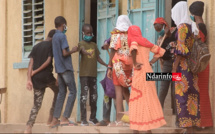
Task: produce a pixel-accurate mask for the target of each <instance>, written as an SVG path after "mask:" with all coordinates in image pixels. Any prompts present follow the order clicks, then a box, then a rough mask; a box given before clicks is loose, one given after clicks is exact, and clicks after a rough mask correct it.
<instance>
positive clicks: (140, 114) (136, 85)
mask: <svg viewBox="0 0 215 134" xmlns="http://www.w3.org/2000/svg"><path fill="white" fill-rule="evenodd" d="M148 43H150V42H148ZM152 46H153V47H151V48H149V47H144V46H141V45H138V44H137V43H136V42H132V43H131V47H130V52H131V51H132V50H134V49H136V50H137V56H136V61H137V62H138V63H142V64H143V66H142V68H141V69H140V70H135V69H134V74H133V78H132V87H131V93H130V100H129V119H130V128H131V129H133V130H138V131H147V130H151V129H155V128H158V127H161V126H163V125H165V124H166V122H165V120H164V115H163V110H162V107H161V104H160V101H159V99H158V96H157V91H156V86H155V81H146V73H147V72H153V70H152V68H151V66H150V64H149V53H150V51H151V52H153V53H156V54H155V57H161V56H163V54H164V52H165V50H164V49H162V48H159V47H158V46H156V45H152Z"/></svg>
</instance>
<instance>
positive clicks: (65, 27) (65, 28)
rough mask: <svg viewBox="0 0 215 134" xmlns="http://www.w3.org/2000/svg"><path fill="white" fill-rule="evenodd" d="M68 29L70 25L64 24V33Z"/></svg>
mask: <svg viewBox="0 0 215 134" xmlns="http://www.w3.org/2000/svg"><path fill="white" fill-rule="evenodd" d="M67 29H68V27H67V26H66V25H64V30H63V33H64V34H65V33H66V31H67Z"/></svg>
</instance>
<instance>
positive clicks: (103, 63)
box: [97, 56, 108, 67]
mask: <svg viewBox="0 0 215 134" xmlns="http://www.w3.org/2000/svg"><path fill="white" fill-rule="evenodd" d="M97 61H98V62H99V63H100V64H102V65H104V66H106V67H107V66H108V65H107V64H106V63H105V62H104V61H103V60H102V59H101V57H100V56H98V57H97Z"/></svg>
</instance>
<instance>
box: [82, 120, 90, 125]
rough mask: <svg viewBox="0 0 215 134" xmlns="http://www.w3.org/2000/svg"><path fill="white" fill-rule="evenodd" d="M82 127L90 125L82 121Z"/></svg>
mask: <svg viewBox="0 0 215 134" xmlns="http://www.w3.org/2000/svg"><path fill="white" fill-rule="evenodd" d="M81 126H89V123H88V122H87V121H82V122H81Z"/></svg>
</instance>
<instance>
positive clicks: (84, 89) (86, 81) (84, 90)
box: [80, 77, 98, 121]
mask: <svg viewBox="0 0 215 134" xmlns="http://www.w3.org/2000/svg"><path fill="white" fill-rule="evenodd" d="M80 82H81V97H80V106H81V120H82V121H86V118H87V111H86V102H87V97H88V90H89V92H90V107H91V115H90V119H95V118H96V111H97V97H98V95H97V79H96V77H80Z"/></svg>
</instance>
